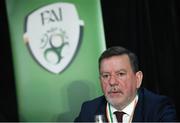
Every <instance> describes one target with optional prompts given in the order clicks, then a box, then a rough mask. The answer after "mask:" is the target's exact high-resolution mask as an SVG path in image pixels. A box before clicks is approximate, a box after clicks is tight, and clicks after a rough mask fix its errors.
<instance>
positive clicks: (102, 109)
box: [96, 96, 107, 122]
mask: <svg viewBox="0 0 180 123" xmlns="http://www.w3.org/2000/svg"><path fill="white" fill-rule="evenodd" d="M106 104H107V101H106V99H105V97H104V96H103V98H102V100H101V102H100V103H99V106H98V108H97V110H96V115H103V116H104V117H105V121H106V122H107V115H106Z"/></svg>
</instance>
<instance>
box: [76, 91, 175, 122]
mask: <svg viewBox="0 0 180 123" xmlns="http://www.w3.org/2000/svg"><path fill="white" fill-rule="evenodd" d="M138 96H139V99H138V103H137V105H136V108H135V112H134V116H133V120H132V121H133V122H160V121H161V122H172V121H176V111H175V107H174V105H173V104H172V103H171V101H170V100H169V99H168V98H167V97H165V96H160V95H156V94H154V93H152V92H150V91H148V90H147V89H144V88H142V89H139V91H138ZM106 104H107V101H106V99H105V97H104V96H101V97H98V98H96V99H94V100H91V101H88V102H85V103H83V105H82V107H81V111H80V114H79V116H78V117H77V118H76V119H75V122H94V117H95V115H98V114H102V115H104V116H105V117H106ZM106 121H107V118H106Z"/></svg>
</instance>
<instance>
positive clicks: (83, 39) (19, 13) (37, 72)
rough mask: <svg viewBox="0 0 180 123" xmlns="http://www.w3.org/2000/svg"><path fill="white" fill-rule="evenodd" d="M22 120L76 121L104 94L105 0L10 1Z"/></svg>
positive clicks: (8, 0) (8, 10) (10, 17)
mask: <svg viewBox="0 0 180 123" xmlns="http://www.w3.org/2000/svg"><path fill="white" fill-rule="evenodd" d="M6 6H7V12H8V21H9V31H10V38H11V46H12V52H13V63H14V70H15V71H14V73H15V80H16V90H17V97H18V112H19V117H20V121H73V120H74V118H75V117H76V116H77V115H78V113H79V111H80V106H81V104H82V102H83V101H85V100H89V99H92V98H94V97H97V96H99V95H101V94H102V92H101V89H100V84H99V79H98V57H99V55H100V53H101V52H102V51H103V50H104V49H105V48H106V46H105V39H104V30H103V22H102V15H101V14H102V13H101V5H100V0H6Z"/></svg>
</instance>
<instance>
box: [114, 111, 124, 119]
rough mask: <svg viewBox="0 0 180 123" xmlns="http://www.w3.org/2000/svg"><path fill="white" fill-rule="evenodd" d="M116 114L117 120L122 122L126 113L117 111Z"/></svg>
mask: <svg viewBox="0 0 180 123" xmlns="http://www.w3.org/2000/svg"><path fill="white" fill-rule="evenodd" d="M114 114H115V115H116V118H117V121H118V122H122V117H123V115H124V114H125V113H124V112H122V111H115V112H114Z"/></svg>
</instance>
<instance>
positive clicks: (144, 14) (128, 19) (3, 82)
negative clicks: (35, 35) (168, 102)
mask: <svg viewBox="0 0 180 123" xmlns="http://www.w3.org/2000/svg"><path fill="white" fill-rule="evenodd" d="M101 4H102V14H103V20H104V29H105V36H106V44H107V47H110V46H115V45H121V46H124V47H126V48H128V49H130V50H132V51H133V52H135V53H136V54H137V55H138V58H139V62H140V68H141V70H142V71H143V73H144V80H143V86H145V87H146V88H148V89H149V90H152V91H154V92H156V93H158V94H163V95H167V96H169V97H170V98H171V99H172V100H173V101H174V103H175V106H176V109H177V114H178V118H179V116H180V100H179V99H178V98H179V91H178V90H179V87H180V75H179V74H180V60H179V59H180V58H179V57H180V55H179V53H180V44H179V43H180V37H179V35H180V13H179V12H180V0H116V1H115V0H114V1H113V0H111V1H110V0H101ZM9 37H10V36H9V30H8V23H7V15H6V8H5V2H4V0H0V39H1V40H0V41H1V42H0V43H1V44H0V120H1V121H18V113H17V101H16V90H15V79H14V73H13V64H12V53H11V46H10V38H9ZM178 120H179V119H178Z"/></svg>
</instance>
